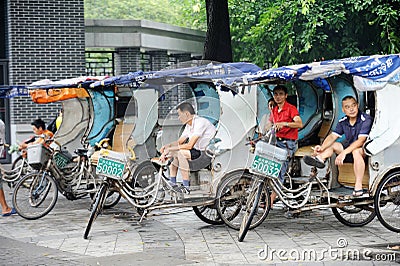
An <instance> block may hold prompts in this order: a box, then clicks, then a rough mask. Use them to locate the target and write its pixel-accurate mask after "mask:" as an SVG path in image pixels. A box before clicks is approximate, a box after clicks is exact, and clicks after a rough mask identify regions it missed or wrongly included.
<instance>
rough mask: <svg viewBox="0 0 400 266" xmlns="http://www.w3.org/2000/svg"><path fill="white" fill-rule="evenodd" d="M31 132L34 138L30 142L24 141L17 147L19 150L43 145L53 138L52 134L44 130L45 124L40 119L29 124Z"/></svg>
mask: <svg viewBox="0 0 400 266" xmlns="http://www.w3.org/2000/svg"><path fill="white" fill-rule="evenodd" d="M31 126H32V131H33V133H34V134H35V138H34V139H33V140H32V141H26V142H24V143H22V144H21V145H19V149H20V150H23V149H26V148H27V147H28V146H29V145H32V144H38V143H44V142H45V141H46V140H48V139H51V138H53V133H52V132H51V131H50V130H47V129H46V124H45V123H44V121H43V120H42V119H40V118H39V119H36V120H34V121H33V122H32V123H31Z"/></svg>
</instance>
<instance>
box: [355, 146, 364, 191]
mask: <svg viewBox="0 0 400 266" xmlns="http://www.w3.org/2000/svg"><path fill="white" fill-rule="evenodd" d="M353 158H354V164H353V167H354V175H355V178H356V183H355V185H354V190H361V189H362V180H363V177H364V172H365V162H364V152H363V150H362V149H361V148H358V149H355V150H354V151H353Z"/></svg>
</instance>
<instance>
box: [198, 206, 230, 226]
mask: <svg viewBox="0 0 400 266" xmlns="http://www.w3.org/2000/svg"><path fill="white" fill-rule="evenodd" d="M193 211H194V213H195V214H196V215H197V217H199V218H200V220H202V221H203V222H205V223H208V224H213V225H221V224H224V221H223V220H222V219H221V216H219V214H218V211H217V209H216V207H215V205H209V206H194V207H193Z"/></svg>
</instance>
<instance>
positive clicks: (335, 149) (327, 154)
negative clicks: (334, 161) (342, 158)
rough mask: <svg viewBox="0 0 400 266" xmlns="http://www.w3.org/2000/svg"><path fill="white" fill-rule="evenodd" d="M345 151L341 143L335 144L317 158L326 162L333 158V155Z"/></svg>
mask: <svg viewBox="0 0 400 266" xmlns="http://www.w3.org/2000/svg"><path fill="white" fill-rule="evenodd" d="M342 151H343V146H342V144H341V143H339V142H335V143H333V144H332V146H330V147H329V148H327V149H325V150H324V151H323V152H321V153H319V154H317V156H316V157H318V159H321V160H322V161H325V160H326V159H327V158H329V157H331V156H332V154H333V153H336V154H339V153H341V152H342Z"/></svg>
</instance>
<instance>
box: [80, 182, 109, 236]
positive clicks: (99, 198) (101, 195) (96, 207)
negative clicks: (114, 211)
mask: <svg viewBox="0 0 400 266" xmlns="http://www.w3.org/2000/svg"><path fill="white" fill-rule="evenodd" d="M107 190H108V184H106V183H103V184H101V186H100V189H99V190H98V191H97V193H96V198H95V201H94V203H93V205H92V210H91V212H90V217H89V221H88V223H87V225H86V229H85V233H84V234H83V238H84V239H88V236H89V232H90V229H91V228H92V225H93V223H94V220H96V218H97V216H98V215H99V214H100V213H101V211H102V210H103V206H104V202H105V201H106V195H107Z"/></svg>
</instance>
